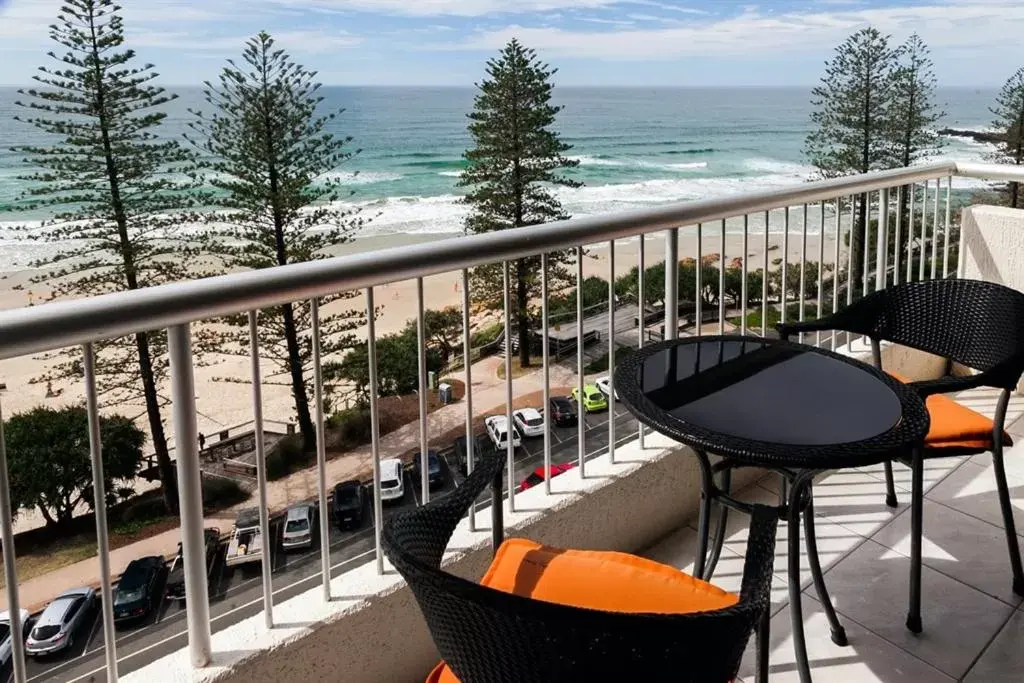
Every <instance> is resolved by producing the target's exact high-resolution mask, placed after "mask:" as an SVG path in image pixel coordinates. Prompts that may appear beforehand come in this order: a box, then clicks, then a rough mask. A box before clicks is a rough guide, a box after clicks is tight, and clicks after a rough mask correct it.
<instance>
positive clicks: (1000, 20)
mask: <svg viewBox="0 0 1024 683" xmlns="http://www.w3.org/2000/svg"><path fill="white" fill-rule="evenodd" d="M868 24H871V25H874V26H876V27H877V28H879V29H880V30H882V31H884V32H886V33H892V34H893V35H894V37H895V38H896V39H897V40H902V39H903V38H905V37H906V36H907V35H909V34H910V33H912V32H914V31H916V32H917V33H919V34H920V35H921V36H922V38H924V40H925V42H927V43H928V44H929V45H930V46H931V47H932V48H937V49H938V48H952V49H970V48H987V49H999V48H1010V47H1012V46H1016V45H1018V44H1019V42H1020V36H1022V35H1024V3H1021V2H1018V1H1017V0H974V1H973V2H968V3H964V2H960V3H957V4H940V3H939V2H936V0H933V4H931V5H918V6H910V7H888V8H871V9H855V10H847V11H840V10H837V11H832V12H821V11H819V12H808V13H795V12H789V13H780V14H774V13H773V14H767V13H764V12H762V11H761V10H760V9H758V8H756V7H748V8H746V9H745V10H744V12H743V13H741V14H739V15H737V16H734V17H731V18H728V19H715V20H711V19H694V20H691V21H689V22H687V23H685V24H680V25H675V26H665V27H659V28H636V29H631V30H621V31H590V30H581V31H580V30H568V29H564V28H552V27H549V28H536V27H528V26H522V25H518V24H515V25H510V26H506V27H504V28H501V29H498V30H493V31H480V32H478V33H476V34H475V35H472V36H470V37H469V38H468V39H467V40H466V41H465V42H463V43H462V44H459V45H454V46H446V47H444V48H440V49H469V50H494V49H497V48H500V47H501V46H502V45H504V44H505V43H506V42H508V40H510V39H511V38H512V37H517V38H519V39H520V40H522V41H523V42H524V43H526V44H527V45H529V46H530V47H532V48H535V49H537V50H541V51H543V52H544V53H545V54H551V55H563V56H570V57H585V58H602V59H611V60H670V59H677V58H679V57H687V56H698V57H702V56H708V57H711V56H731V55H754V54H758V53H765V54H776V53H783V52H793V51H799V50H823V49H826V50H827V49H829V48H831V47H832V46H834V45H836V44H837V43H838V42H840V41H841V40H842V39H843V38H845V37H846V36H847V35H848V34H849V33H851V32H852V31H854V30H856V29H858V28H860V27H862V26H866V25H868ZM968 26H969V27H970V30H965V27H968ZM766 51H767V52H766Z"/></svg>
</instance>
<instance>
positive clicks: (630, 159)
mask: <svg viewBox="0 0 1024 683" xmlns="http://www.w3.org/2000/svg"><path fill="white" fill-rule="evenodd" d="M176 92H177V93H178V94H179V95H180V97H179V99H177V100H176V101H174V102H173V103H172V104H170V105H168V110H167V111H168V114H169V116H168V119H167V121H166V123H165V124H164V126H163V127H162V130H161V131H160V133H161V135H168V136H172V135H180V134H181V133H182V132H183V131H184V130H185V126H186V123H187V121H188V119H189V114H188V111H187V109H189V108H199V109H203V108H204V105H205V103H204V102H203V100H202V93H201V91H200V90H199V89H198V88H188V89H178V90H176ZM555 92H556V101H557V103H558V104H561V105H563V106H564V107H565V109H564V111H563V112H562V113H561V114H560V116H559V119H558V124H557V128H558V130H559V131H560V132H561V133H562V136H563V138H564V140H565V141H566V142H568V143H570V144H572V145H574V149H573V151H572V152H571V153H570V155H571V156H574V157H576V158H578V159H580V161H581V164H580V166H579V167H578V168H576V169H573V170H572V171H570V175H572V176H573V177H574V178H576V179H577V180H580V181H582V182H583V183H585V186H584V187H582V188H579V189H559V194H560V198H561V200H562V202H563V204H564V205H565V207H566V208H567V210H568V211H570V212H571V213H572V214H573V215H593V214H599V213H605V212H610V211H620V210H625V209H634V208H641V207H649V206H652V205H658V204H663V203H667V202H675V201H686V200H692V199H703V198H707V197H717V196H726V195H730V194H736V193H740V192H743V191H751V190H764V189H770V188H773V187H781V186H785V185H789V184H792V183H797V182H801V181H804V180H806V179H808V178H810V177H811V176H812V175H813V169H811V168H810V167H809V166H807V164H806V159H805V158H804V157H803V155H802V147H803V141H804V138H805V137H806V135H807V132H808V128H809V114H810V105H809V91H808V90H807V89H801V88H720V89H714V88H703V89H695V88H664V89H662V88H568V87H563V88H557V89H556V91H555ZM323 95H324V97H325V101H324V106H325V107H331V108H337V107H344V108H345V109H346V111H345V113H344V114H342V115H341V116H340V117H338V118H337V119H335V121H334V122H333V124H332V131H333V132H335V133H337V134H339V135H349V136H352V137H353V138H354V142H353V149H355V148H359V149H361V150H362V151H361V152H360V153H359V154H358V155H356V156H355V157H354V158H353V159H352V160H350V161H349V162H348V163H347V164H346V165H345V166H343V167H342V168H340V169H338V171H337V173H338V174H340V177H341V178H342V180H343V182H344V183H345V184H346V185H349V186H350V187H351V189H352V190H353V191H354V195H353V196H352V198H351V200H350V201H351V202H352V203H354V204H357V205H359V206H361V207H363V208H364V209H365V211H366V212H367V213H366V215H367V216H372V217H373V220H372V221H371V222H370V223H369V224H368V226H367V228H366V234H387V233H455V232H459V231H460V229H461V221H462V217H463V215H464V211H465V208H464V207H462V206H461V205H459V204H458V203H457V201H456V200H457V198H458V195H459V193H460V190H459V188H457V186H456V183H457V179H458V178H457V176H458V174H459V171H460V169H461V168H462V165H463V162H462V159H461V156H462V153H463V151H464V150H465V149H466V148H467V146H468V145H469V144H470V141H469V136H468V133H467V132H466V123H467V119H466V112H468V111H469V110H470V109H471V108H472V102H473V95H474V91H473V89H471V88H383V87H381V88H372V87H359V88H349V87H328V88H324V90H323ZM994 95H995V92H994V91H987V90H975V89H966V88H964V89H943V90H940V91H939V93H938V98H939V100H940V101H941V102H943V103H944V107H945V110H946V112H947V115H946V117H945V119H944V120H943V121H942V125H949V126H956V127H964V128H984V127H986V126H987V124H988V123H989V121H990V118H991V117H990V115H989V113H988V107H989V105H990V104H991V102H992V100H993V97H994ZM17 98H18V95H17V93H16V90H15V89H3V88H0V270H7V269H10V268H11V267H18V266H19V265H23V264H24V262H25V260H26V259H27V258H28V254H29V252H31V251H34V250H35V249H38V247H31V246H30V245H26V244H23V243H18V242H16V241H15V240H13V236H12V235H11V234H10V231H9V230H7V231H5V230H4V227H3V226H4V225H10V224H11V223H22V222H25V221H26V220H32V219H38V218H41V217H42V216H32V215H26V214H15V213H12V212H11V211H10V210H9V207H10V206H11V204H12V203H14V202H16V200H17V197H18V196H19V194H20V193H21V192H22V191H23V190H24V188H25V185H24V182H23V181H21V180H19V179H18V178H17V176H18V175H19V174H20V173H24V171H25V167H24V166H23V165H22V164H21V162H20V159H19V156H18V155H15V154H13V153H12V152H11V151H10V147H11V146H12V145H15V144H25V143H39V142H44V139H43V138H42V137H40V134H39V133H38V132H37V131H36V130H35V129H34V128H32V127H31V126H28V125H26V124H23V123H19V122H16V121H14V120H13V116H14V115H15V114H17V113H24V112H23V110H22V109H21V108H20V107H17V106H15V104H14V102H15V100H16V99H17ZM948 142H949V144H948V146H947V147H946V149H945V150H944V151H943V156H945V157H951V158H956V159H969V160H978V159H981V158H982V157H983V156H984V154H985V152H986V151H987V148H986V146H984V145H979V144H975V143H970V142H966V141H963V140H949V141H948Z"/></svg>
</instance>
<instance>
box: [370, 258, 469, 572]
mask: <svg viewBox="0 0 1024 683" xmlns="http://www.w3.org/2000/svg"><path fill="white" fill-rule="evenodd" d="M463 272H465V271H463ZM366 362H367V365H368V366H369V367H368V368H367V369H368V371H369V373H368V374H369V380H370V459H371V460H372V461H373V541H374V544H373V547H374V550H375V551H376V557H375V559H376V561H377V573H378V574H383V573H384V547H383V546H382V545H381V538H380V537H381V532H382V531H383V529H384V501H383V500H382V499H381V496H380V409H379V407H378V405H377V394H378V389H379V387H378V384H377V317H376V310H374V305H373V287H367V288H366ZM466 395H467V396H468V395H469V380H468V379H467V381H466Z"/></svg>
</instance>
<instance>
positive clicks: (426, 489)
mask: <svg viewBox="0 0 1024 683" xmlns="http://www.w3.org/2000/svg"><path fill="white" fill-rule="evenodd" d="M424 308H425V307H424V305H423V278H421V277H418V278H416V340H417V348H416V351H417V353H416V358H417V366H418V367H417V369H418V372H419V387H420V392H419V396H417V398H418V399H419V404H420V406H419V407H420V454H419V458H420V492H421V493H420V496H421V499H422V501H423V503H422V504H423V505H426V504H427V503H429V502H430V472H429V469H430V467H429V466H430V458H429V455H428V449H429V445H428V442H427V392H428V391H429V385H428V383H427V322H426V311H425V310H424Z"/></svg>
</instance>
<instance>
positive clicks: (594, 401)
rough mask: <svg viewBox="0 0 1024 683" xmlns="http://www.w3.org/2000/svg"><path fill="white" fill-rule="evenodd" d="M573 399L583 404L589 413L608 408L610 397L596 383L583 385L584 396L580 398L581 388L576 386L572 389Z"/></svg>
mask: <svg viewBox="0 0 1024 683" xmlns="http://www.w3.org/2000/svg"><path fill="white" fill-rule="evenodd" d="M572 400H574V401H576V403H577V404H580V405H582V406H583V410H585V411H587V412H588V413H595V412H597V411H599V410H607V409H608V398H607V397H606V396H605V395H604V393H603V392H602V391H601V390H600V389H598V388H597V386H596V385H594V384H587V385H586V386H584V387H583V397H582V400H581V398H580V389H579V387H576V388H575V389H573V390H572Z"/></svg>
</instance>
